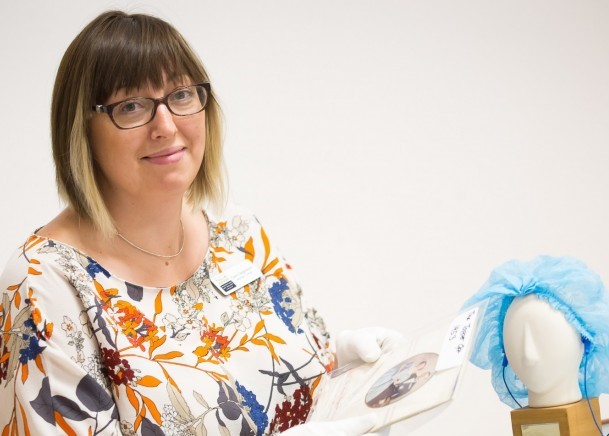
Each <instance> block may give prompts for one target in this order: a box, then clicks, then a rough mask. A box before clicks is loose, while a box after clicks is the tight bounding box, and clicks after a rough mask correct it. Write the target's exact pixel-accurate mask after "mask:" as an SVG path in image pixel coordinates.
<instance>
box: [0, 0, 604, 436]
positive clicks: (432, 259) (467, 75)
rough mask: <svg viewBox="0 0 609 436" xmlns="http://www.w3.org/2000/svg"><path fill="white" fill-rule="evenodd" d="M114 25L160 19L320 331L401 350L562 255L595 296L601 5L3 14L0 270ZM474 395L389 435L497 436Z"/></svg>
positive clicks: (467, 1) (242, 194) (488, 399)
mask: <svg viewBox="0 0 609 436" xmlns="http://www.w3.org/2000/svg"><path fill="white" fill-rule="evenodd" d="M115 7H118V8H122V9H128V10H131V11H144V12H149V13H153V14H156V15H159V16H161V17H163V18H165V19H167V20H168V21H170V22H172V23H173V24H174V25H175V26H176V27H177V28H178V29H179V30H181V31H182V32H183V33H184V35H185V36H186V37H187V39H188V40H189V41H190V42H191V43H192V45H193V46H194V47H195V49H196V50H197V51H198V53H199V54H200V55H201V57H202V59H203V61H204V63H205V65H206V67H207V68H208V70H209V71H210V73H211V77H212V81H213V86H214V88H215V90H216V92H217V93H218V94H219V96H220V98H221V103H222V104H223V108H224V110H225V114H226V119H227V123H226V124H227V133H226V158H227V163H228V169H229V175H230V181H231V190H232V194H233V197H234V199H235V200H237V201H238V202H240V203H244V204H246V205H248V206H249V207H250V208H251V209H253V210H254V211H256V212H257V214H258V216H259V217H260V219H261V221H262V222H263V223H265V225H266V227H267V230H268V231H269V233H270V234H271V236H272V237H273V239H274V240H275V242H276V244H278V245H279V246H280V247H281V248H282V251H283V252H284V254H286V255H287V257H288V258H289V259H290V260H291V263H292V264H293V265H294V266H295V268H296V269H297V271H298V272H299V277H300V280H301V282H302V285H303V287H304V289H305V290H306V293H307V295H308V298H309V300H312V302H313V303H314V304H315V305H316V306H317V307H318V309H319V310H320V311H321V312H322V314H323V315H324V316H325V319H326V321H327V324H328V326H329V327H330V329H331V330H332V331H338V330H341V329H343V328H353V327H357V326H363V325H375V324H380V325H384V326H387V327H392V328H395V329H398V330H401V331H404V332H408V331H410V330H413V329H415V328H416V327H417V326H419V325H420V324H421V323H428V322H429V321H430V320H433V319H435V318H439V317H442V316H446V315H448V314H450V313H452V312H454V311H455V310H457V309H458V308H459V306H460V305H461V303H462V302H463V301H464V300H465V299H466V298H467V297H469V296H470V295H471V294H472V293H473V292H475V291H476V290H477V289H478V287H479V286H480V285H481V284H482V282H483V281H484V280H485V279H486V277H487V276H488V273H489V272H490V270H491V269H492V268H493V267H495V266H497V265H498V264H500V263H502V262H504V261H505V260H508V259H511V258H522V259H527V258H530V257H532V256H534V255H536V254H541V253H547V254H555V255H572V256H577V257H580V258H582V259H583V260H585V261H586V262H587V263H588V264H589V265H590V266H591V267H592V268H593V269H595V270H596V271H597V272H599V273H600V274H601V276H602V277H603V279H604V280H605V282H606V283H609V262H608V261H609V248H608V247H609V227H608V225H607V223H609V207H608V206H607V198H608V195H607V187H608V186H609V171H608V168H607V164H608V162H609V122H608V115H609V26H608V25H607V23H608V22H609V2H607V1H606V0H579V1H564V0H511V1H488V0H425V1H410V0H408V1H407V0H400V1H398V0H395V1H393V0H374V1H372V0H368V1H362V0H333V1H328V0H323V1H322V0H307V1H298V2H296V1H289V0H259V1H226V2H212V1H207V0H182V1H179V2H176V1H168V0H162V1H161V0H159V1H154V2H149V3H148V4H147V3H145V2H141V1H140V2H127V1H114V2H110V1H98V2H83V1H67V0H54V1H52V2H49V1H43V0H30V1H27V2H2V3H1V4H0V20H1V21H2V25H1V26H0V53H1V54H2V56H1V60H0V62H1V66H2V68H1V69H0V78H1V80H0V83H1V84H2V85H1V93H0V95H1V96H2V105H1V106H0V132H1V135H2V140H1V142H2V152H1V154H0V156H1V157H0V186H1V187H2V188H1V189H2V194H3V198H4V200H5V201H4V202H3V207H2V209H1V214H0V224H1V226H0V238H1V239H0V240H1V241H2V243H1V244H0V263H4V262H5V261H6V259H7V258H8V256H9V253H10V252H11V251H12V250H13V248H15V247H16V246H17V245H18V244H19V243H20V242H21V241H22V240H23V239H24V237H25V236H26V235H27V234H28V232H30V231H32V230H33V229H34V228H36V227H37V226H40V225H42V224H44V223H45V222H46V221H47V220H49V219H50V218H51V217H52V216H54V215H55V214H56V213H57V212H58V211H59V210H60V207H61V206H60V204H59V202H58V200H57V196H56V194H55V187H54V183H53V181H54V173H53V167H52V163H51V158H50V151H49V149H50V140H49V128H48V124H49V123H48V114H49V105H50V94H51V88H52V83H53V80H54V75H55V72H56V68H57V66H58V63H59V60H60V58H61V55H62V54H63V52H64V50H65V49H66V47H67V46H68V44H69V42H70V41H71V40H72V38H73V37H74V36H75V35H76V34H77V33H78V31H79V30H80V29H81V28H82V27H83V26H84V25H85V24H86V23H87V22H88V21H90V20H91V19H92V18H93V17H94V16H96V15H97V14H98V13H99V12H101V11H103V10H106V9H109V8H115ZM489 380H490V379H489V374H488V373H486V372H483V371H480V370H478V369H476V368H473V367H472V368H470V370H469V371H468V373H467V378H466V380H465V383H464V385H463V390H462V391H461V395H460V397H459V398H458V399H457V400H456V401H455V403H454V404H453V405H451V407H449V408H448V409H447V410H445V411H444V412H443V413H442V414H441V415H440V416H439V417H438V418H437V419H435V420H433V421H430V422H427V423H425V424H423V425H422V426H420V427H419V428H418V429H416V430H414V431H413V432H412V433H410V434H413V435H420V436H423V435H424V436H431V435H437V434H443V433H445V432H448V433H450V434H451V435H453V436H457V435H463V436H465V435H468V436H471V435H488V434H493V435H498V436H502V435H505V436H508V435H510V434H511V430H510V418H509V409H508V408H507V407H504V406H503V405H502V404H501V403H500V402H499V400H498V399H497V398H496V396H495V394H494V392H493V391H492V388H491V387H490V383H489ZM602 400H603V403H604V405H603V409H604V416H609V407H608V406H609V404H607V403H608V402H607V401H606V399H605V398H604V397H603V398H602ZM404 432H406V427H404V426H402V427H397V428H396V429H395V430H394V431H393V433H392V434H397V435H400V434H403V433H404Z"/></svg>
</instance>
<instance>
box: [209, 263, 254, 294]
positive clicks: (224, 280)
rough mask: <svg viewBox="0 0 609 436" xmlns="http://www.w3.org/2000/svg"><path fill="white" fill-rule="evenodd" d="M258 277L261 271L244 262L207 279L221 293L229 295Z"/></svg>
mask: <svg viewBox="0 0 609 436" xmlns="http://www.w3.org/2000/svg"><path fill="white" fill-rule="evenodd" d="M260 277H262V271H260V270H259V269H258V268H256V266H255V265H254V264H253V263H251V262H248V261H247V260H244V261H243V262H241V263H238V264H237V265H234V266H231V267H230V268H227V269H225V270H224V271H223V272H221V273H219V274H216V275H214V276H213V277H210V278H209V279H210V280H211V282H212V283H213V284H214V286H215V287H216V288H217V289H218V290H219V291H220V292H221V293H223V294H224V295H230V294H232V293H233V292H235V291H238V290H239V289H241V288H242V287H244V286H245V285H247V284H248V283H251V282H253V281H254V280H256V279H259V278H260Z"/></svg>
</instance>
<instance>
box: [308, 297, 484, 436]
mask: <svg viewBox="0 0 609 436" xmlns="http://www.w3.org/2000/svg"><path fill="white" fill-rule="evenodd" d="M484 308H485V305H484V304H481V305H479V306H472V307H468V308H466V309H464V310H462V311H461V312H459V313H458V314H457V315H456V316H452V317H447V318H443V319H441V320H439V321H437V322H435V323H433V324H432V325H430V326H427V327H425V328H423V329H420V330H419V331H417V332H414V333H412V334H407V335H405V336H406V338H407V342H406V343H405V344H404V346H402V347H400V348H398V349H396V350H394V351H390V352H388V353H385V354H383V355H382V356H381V358H380V359H379V360H378V361H376V362H374V363H369V364H364V363H357V364H354V363H349V364H347V365H345V366H344V367H341V368H336V369H334V370H333V371H332V372H331V373H330V376H331V377H330V378H329V380H326V381H325V382H322V383H321V384H320V386H319V387H318V390H319V391H320V394H319V395H317V402H316V403H315V404H314V405H313V408H312V410H311V413H310V415H309V421H331V420H337V419H343V418H350V417H354V416H361V415H365V414H369V413H375V414H376V415H377V417H378V419H377V422H378V424H377V426H376V427H374V428H373V429H372V431H377V430H379V429H381V428H383V427H386V426H389V425H392V424H393V423H396V422H398V421H402V420H404V419H407V418H410V417H412V416H415V415H418V414H420V413H422V412H425V411H427V410H430V409H433V408H435V407H438V406H440V405H442V404H445V403H447V402H449V401H451V400H452V399H454V398H455V397H456V395H457V392H458V386H459V384H460V381H461V379H462V376H463V371H464V369H465V367H466V366H467V362H468V359H469V354H470V352H471V345H472V343H473V342H474V341H473V340H475V338H476V334H477V332H478V320H479V319H480V318H481V316H482V314H483V313H484Z"/></svg>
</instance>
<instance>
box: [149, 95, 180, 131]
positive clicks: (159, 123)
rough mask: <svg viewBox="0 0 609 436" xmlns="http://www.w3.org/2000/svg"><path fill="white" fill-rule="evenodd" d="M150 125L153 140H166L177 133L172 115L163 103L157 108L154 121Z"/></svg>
mask: <svg viewBox="0 0 609 436" xmlns="http://www.w3.org/2000/svg"><path fill="white" fill-rule="evenodd" d="M150 124H151V126H152V137H153V139H162V138H168V137H171V136H173V135H175V134H176V132H177V131H178V128H177V126H176V124H175V122H174V119H173V114H172V113H171V111H170V110H169V109H168V108H167V106H165V104H163V103H161V104H159V106H158V107H157V109H156V113H155V115H154V119H153V120H152V122H151V123H150Z"/></svg>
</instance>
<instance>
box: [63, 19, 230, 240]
mask: <svg viewBox="0 0 609 436" xmlns="http://www.w3.org/2000/svg"><path fill="white" fill-rule="evenodd" d="M183 77H188V78H190V79H191V80H192V81H193V83H200V82H209V77H208V75H207V73H206V71H205V69H204V67H203V64H202V63H201V61H200V60H199V58H198V57H197V55H196V54H195V53H194V52H193V50H192V49H191V48H190V46H189V45H188V43H187V42H186V41H185V40H184V38H183V37H182V35H180V33H179V32H178V31H177V30H176V29H175V28H174V27H173V26H171V25H170V24H169V23H167V22H165V21H163V20H161V19H159V18H156V17H152V16H149V15H144V14H132V15H129V14H126V13H124V12H121V11H108V12H105V13H103V14H101V15H99V16H98V17H97V18H95V19H94V20H93V21H92V22H91V23H89V24H88V25H87V26H86V27H85V28H84V29H83V30H82V31H81V32H80V33H79V34H78V36H77V37H76V38H75V39H74V41H72V43H71V44H70V46H69V47H68V49H67V50H66V52H65V54H64V56H63V58H62V60H61V63H60V65H59V70H58V72H57V77H56V79H55V86H54V88H53V99H52V103H51V140H52V144H53V159H54V161H55V170H56V179H57V188H58V191H59V195H60V196H61V198H62V199H63V200H64V201H66V203H67V204H68V205H69V206H70V207H71V208H72V209H74V211H75V212H76V213H77V214H78V216H80V217H86V218H89V219H90V220H91V221H92V222H93V224H94V225H95V226H96V227H97V228H98V229H99V230H100V231H101V232H102V234H103V235H105V236H106V237H112V236H114V235H115V234H116V227H115V225H114V221H113V219H112V217H111V216H110V213H109V212H108V209H107V208H106V205H105V203H104V200H103V198H102V195H101V192H100V189H99V188H100V170H99V167H98V166H97V164H96V162H95V160H94V159H93V153H92V152H91V146H90V142H89V138H88V120H89V117H90V114H91V111H92V108H93V106H94V105H95V104H105V103H106V102H107V99H108V98H109V97H110V96H111V95H112V94H114V93H115V92H117V91H118V90H120V89H126V90H131V89H136V88H138V87H140V86H142V85H147V84H149V85H151V86H153V87H158V88H160V87H162V86H163V85H164V82H165V81H174V80H179V79H181V78H183ZM205 130H206V135H205V141H206V142H205V153H204V156H203V163H202V165H201V168H200V169H199V172H198V174H197V176H196V177H195V180H194V181H193V182H192V184H191V186H190V187H189V189H188V191H187V193H186V199H187V202H188V203H189V204H190V205H191V206H192V207H193V208H195V207H203V205H204V203H208V204H210V205H211V206H216V207H222V206H223V204H224V198H225V196H224V194H225V178H224V169H223V159H222V119H221V111H220V106H219V105H218V102H217V100H216V98H215V96H214V93H213V87H212V90H211V91H210V92H209V96H208V99H207V106H206V108H205Z"/></svg>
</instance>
